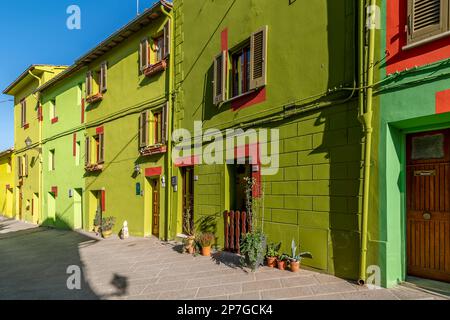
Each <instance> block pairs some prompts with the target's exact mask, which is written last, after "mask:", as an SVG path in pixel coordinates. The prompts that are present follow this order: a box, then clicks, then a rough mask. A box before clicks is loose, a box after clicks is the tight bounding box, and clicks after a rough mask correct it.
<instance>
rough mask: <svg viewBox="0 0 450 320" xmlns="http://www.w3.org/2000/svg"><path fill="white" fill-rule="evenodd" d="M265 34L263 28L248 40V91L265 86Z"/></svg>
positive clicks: (265, 30)
mask: <svg viewBox="0 0 450 320" xmlns="http://www.w3.org/2000/svg"><path fill="white" fill-rule="evenodd" d="M267 32H268V27H267V26H265V27H263V28H261V29H260V30H258V31H256V32H255V33H253V34H252V36H251V39H250V89H251V90H253V89H256V88H259V87H263V86H265V85H266V84H267Z"/></svg>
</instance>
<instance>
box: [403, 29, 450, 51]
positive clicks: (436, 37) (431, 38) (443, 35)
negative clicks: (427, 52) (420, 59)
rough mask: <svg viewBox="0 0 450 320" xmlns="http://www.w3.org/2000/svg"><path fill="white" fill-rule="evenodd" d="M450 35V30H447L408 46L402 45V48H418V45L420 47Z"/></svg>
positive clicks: (404, 49) (405, 49)
mask: <svg viewBox="0 0 450 320" xmlns="http://www.w3.org/2000/svg"><path fill="white" fill-rule="evenodd" d="M448 36H450V31H446V32H443V33H440V34H437V35H435V36H432V37H429V38H425V39H422V40H419V41H416V42H413V43H411V44H407V45H406V46H403V47H402V50H403V51H407V50H411V49H414V48H417V47H419V46H421V45H425V44H427V43H430V42H433V41H436V40H439V39H442V38H445V37H448Z"/></svg>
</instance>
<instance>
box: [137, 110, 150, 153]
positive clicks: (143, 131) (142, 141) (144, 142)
mask: <svg viewBox="0 0 450 320" xmlns="http://www.w3.org/2000/svg"><path fill="white" fill-rule="evenodd" d="M148 114H149V112H148V111H144V112H142V113H141V116H140V117H139V147H140V148H144V147H147V146H148V129H149V128H148Z"/></svg>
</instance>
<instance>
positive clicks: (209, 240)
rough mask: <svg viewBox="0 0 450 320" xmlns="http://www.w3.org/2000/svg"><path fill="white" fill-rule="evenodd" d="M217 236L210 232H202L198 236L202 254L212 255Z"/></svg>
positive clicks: (197, 239)
mask: <svg viewBox="0 0 450 320" xmlns="http://www.w3.org/2000/svg"><path fill="white" fill-rule="evenodd" d="M214 240H215V236H214V234H212V233H210V232H206V233H202V234H200V235H199V236H198V237H197V238H196V241H197V242H198V244H199V245H200V247H201V248H202V249H201V251H202V256H205V257H209V256H211V245H212V244H213V243H214Z"/></svg>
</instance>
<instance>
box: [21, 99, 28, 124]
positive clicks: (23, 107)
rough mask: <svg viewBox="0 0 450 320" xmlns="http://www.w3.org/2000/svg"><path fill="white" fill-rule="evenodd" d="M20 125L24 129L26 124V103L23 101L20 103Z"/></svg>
mask: <svg viewBox="0 0 450 320" xmlns="http://www.w3.org/2000/svg"><path fill="white" fill-rule="evenodd" d="M20 118H21V119H20V125H21V126H22V127H25V125H26V124H27V101H26V100H25V99H23V100H21V101H20Z"/></svg>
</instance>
